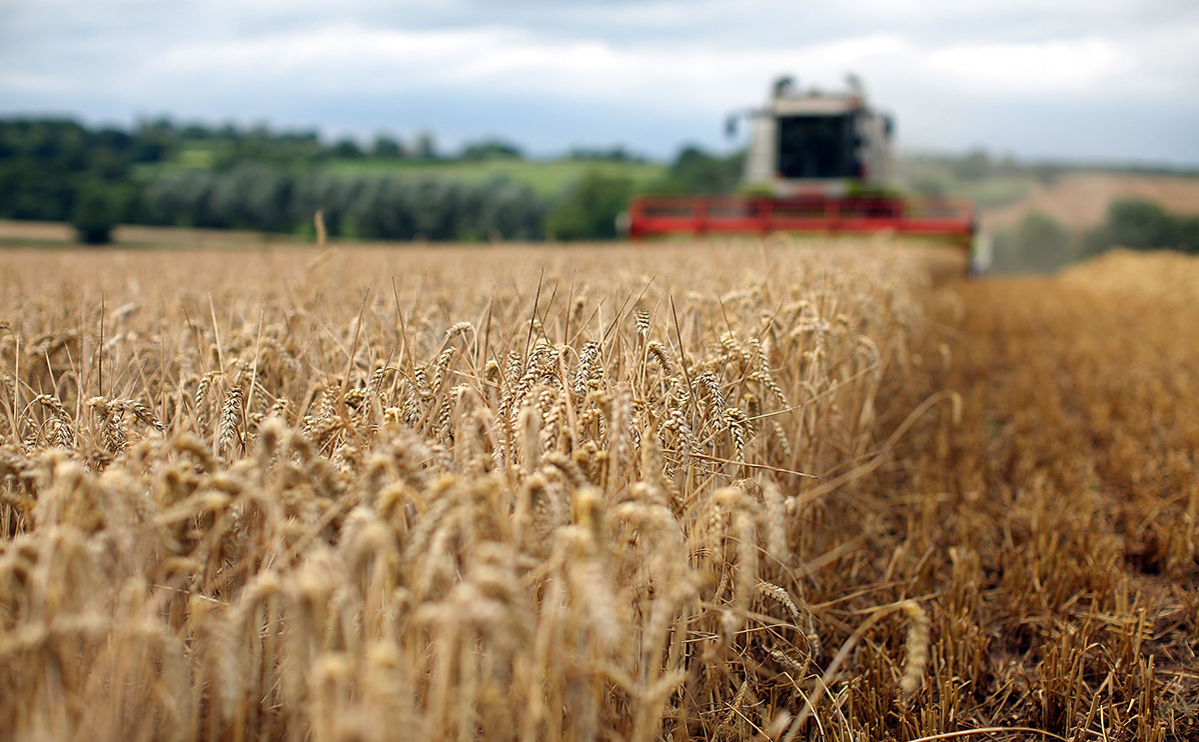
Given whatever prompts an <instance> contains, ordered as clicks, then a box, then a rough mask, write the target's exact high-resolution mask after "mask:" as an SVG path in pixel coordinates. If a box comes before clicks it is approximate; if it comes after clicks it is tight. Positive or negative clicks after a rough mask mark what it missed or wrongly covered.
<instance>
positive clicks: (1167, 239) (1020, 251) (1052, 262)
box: [993, 199, 1199, 273]
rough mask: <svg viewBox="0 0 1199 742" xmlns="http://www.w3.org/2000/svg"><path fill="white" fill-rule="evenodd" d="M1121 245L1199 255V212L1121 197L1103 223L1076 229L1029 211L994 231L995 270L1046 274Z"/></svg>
mask: <svg viewBox="0 0 1199 742" xmlns="http://www.w3.org/2000/svg"><path fill="white" fill-rule="evenodd" d="M1117 247H1121V248H1125V249H1129V250H1178V251H1180V252H1184V253H1188V254H1192V255H1199V216H1186V215H1181V214H1172V213H1170V212H1168V211H1166V210H1165V209H1163V208H1162V207H1161V206H1160V205H1158V204H1155V203H1152V202H1150V201H1143V200H1137V199H1118V200H1116V201H1113V202H1112V203H1111V204H1110V205H1109V206H1108V210H1107V216H1106V218H1105V219H1104V222H1103V223H1102V224H1100V225H1099V226H1098V227H1095V228H1094V229H1091V230H1088V231H1085V232H1080V233H1072V232H1071V231H1070V230H1069V229H1067V228H1066V226H1065V225H1063V224H1062V223H1061V222H1059V221H1057V220H1056V219H1054V218H1053V217H1051V216H1049V215H1048V214H1044V213H1042V212H1039V211H1030V212H1029V213H1027V214H1025V215H1024V218H1023V219H1021V220H1020V222H1019V223H1018V224H1016V225H1015V226H1014V227H1012V228H1009V229H1002V230H999V231H998V232H997V233H996V234H995V261H994V264H993V268H994V269H995V270H996V271H998V272H1001V273H1023V272H1029V271H1031V272H1039V273H1046V272H1051V271H1055V270H1057V269H1058V268H1061V267H1062V266H1064V265H1066V264H1068V263H1071V262H1073V261H1075V260H1081V259H1085V258H1089V257H1093V256H1095V255H1099V254H1100V253H1103V252H1106V251H1108V250H1111V249H1113V248H1117Z"/></svg>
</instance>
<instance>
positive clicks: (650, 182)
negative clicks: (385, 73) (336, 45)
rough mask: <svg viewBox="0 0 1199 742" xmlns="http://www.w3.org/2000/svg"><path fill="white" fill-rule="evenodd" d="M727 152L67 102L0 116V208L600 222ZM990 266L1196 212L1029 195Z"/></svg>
mask: <svg viewBox="0 0 1199 742" xmlns="http://www.w3.org/2000/svg"><path fill="white" fill-rule="evenodd" d="M742 162H743V156H742V154H741V153H733V154H727V155H725V154H713V153H711V152H707V151H705V150H703V149H701V148H699V147H695V146H684V147H682V148H681V149H680V150H679V152H678V154H677V155H676V156H675V157H674V158H673V160H671V161H670V162H668V163H658V162H653V161H650V160H648V159H646V158H644V157H641V156H638V155H637V154H635V153H631V152H628V151H626V150H625V149H623V148H620V147H616V148H611V149H587V148H576V149H572V150H570V151H569V152H567V153H565V154H564V155H563V156H561V157H558V158H554V159H535V158H529V157H527V156H526V155H525V153H524V152H523V151H522V150H521V148H520V147H519V146H517V145H515V144H513V143H511V142H508V141H505V140H503V139H500V138H496V137H489V138H485V139H481V140H478V141H473V142H467V143H465V144H464V145H463V146H462V147H461V148H460V149H459V151H457V152H456V153H447V152H445V151H443V150H442V148H440V147H439V145H438V143H437V140H436V138H435V136H434V135H433V134H432V133H430V132H418V133H416V134H414V135H413V136H412V137H410V138H409V139H407V140H403V139H400V138H398V137H395V136H392V135H390V134H379V135H377V136H376V137H375V138H374V139H373V141H370V142H369V143H366V144H362V143H360V142H358V141H355V140H353V139H349V138H345V139H340V140H336V141H331V142H326V141H323V140H322V139H321V138H320V137H319V136H318V135H317V133H316V132H312V131H276V130H272V129H270V128H268V127H266V126H262V125H259V126H254V127H249V128H239V127H236V126H233V125H223V126H206V125H200V124H178V123H175V122H173V121H171V120H169V119H157V120H145V121H142V122H141V123H139V124H137V125H136V126H134V127H133V128H132V129H130V130H128V131H125V130H121V129H118V128H113V127H99V128H89V127H86V126H83V125H81V124H79V123H78V122H75V121H71V120H67V119H8V120H0V218H3V219H23V220H41V221H60V222H62V221H69V222H70V223H71V224H72V225H73V226H74V228H75V230H76V232H77V234H78V236H79V239H80V241H83V242H87V243H94V244H100V243H104V242H107V241H108V240H109V239H110V238H111V233H112V229H113V227H114V226H115V225H117V224H150V225H171V226H190V227H209V228H232V229H247V230H257V231H263V232H275V233H292V234H299V235H309V234H311V233H312V215H313V213H314V212H315V211H316V210H318V209H320V210H323V211H324V214H325V220H326V224H327V225H328V228H329V232H330V234H331V235H332V236H334V237H340V238H348V239H422V238H423V239H427V240H433V241H443V240H454V241H480V240H497V239H505V240H507V239H515V240H540V239H555V240H603V239H614V238H616V237H617V236H618V230H617V221H618V216H619V214H620V213H621V212H622V211H624V210H625V208H626V207H627V205H628V201H629V199H630V198H631V197H632V196H633V195H635V194H638V193H654V194H666V193H680V194H701V193H711V194H723V193H731V192H734V191H735V190H736V189H737V187H738V181H739V179H740V175H741V169H742ZM898 164H899V177H900V181H901V183H903V187H904V189H905V190H907V191H909V192H912V193H914V194H916V195H922V196H933V197H936V196H945V195H955V196H963V197H966V198H970V199H971V200H973V201H974V203H975V204H976V205H977V206H978V207H979V208H982V209H985V208H989V207H995V206H999V205H1002V204H1007V203H1011V202H1013V201H1015V200H1017V199H1020V198H1023V197H1024V196H1025V195H1026V194H1027V193H1029V191H1030V190H1032V189H1034V188H1036V187H1038V185H1040V186H1045V185H1050V184H1052V183H1053V182H1055V180H1056V179H1057V178H1059V177H1061V175H1062V174H1063V173H1065V172H1068V171H1069V168H1067V167H1066V166H1063V165H1060V164H1053V163H1039V164H1025V163H1020V162H1017V161H1016V160H1014V159H1012V158H1010V157H993V156H991V155H989V154H988V153H987V152H986V151H984V150H975V151H971V152H967V153H965V154H964V155H960V156H957V157H950V156H943V155H910V156H905V157H902V158H900V160H899V163H898ZM993 236H994V246H995V249H994V255H995V261H994V269H995V270H996V271H998V272H1009V273H1014V272H1029V271H1036V272H1048V271H1053V270H1056V269H1057V268H1059V267H1061V266H1062V265H1065V264H1066V263H1069V262H1071V261H1073V260H1077V259H1079V258H1082V257H1087V256H1090V255H1094V254H1096V253H1099V252H1102V251H1104V250H1106V249H1109V248H1111V247H1113V246H1123V247H1129V248H1133V249H1162V248H1165V249H1181V250H1185V251H1189V252H1194V251H1196V250H1197V249H1199V219H1196V218H1194V217H1183V216H1178V215H1174V214H1171V213H1169V212H1167V211H1165V210H1163V209H1162V208H1161V207H1160V206H1157V205H1155V204H1153V203H1150V202H1141V201H1116V202H1113V203H1112V204H1111V208H1110V210H1109V213H1108V215H1107V220H1106V222H1105V223H1104V224H1103V225H1102V226H1100V227H1099V228H1097V229H1094V230H1091V231H1086V232H1083V231H1079V230H1074V231H1071V230H1070V229H1068V228H1067V227H1065V226H1063V225H1062V224H1061V223H1059V222H1057V221H1055V220H1054V219H1053V218H1052V217H1051V216H1048V215H1047V214H1045V213H1040V212H1037V211H1035V210H1034V211H1031V212H1029V213H1026V214H1024V215H1023V217H1022V218H1021V219H1020V221H1019V222H1018V223H1015V224H1014V225H1013V226H1009V227H1006V228H1001V229H998V230H996V231H995V232H994V235H993Z"/></svg>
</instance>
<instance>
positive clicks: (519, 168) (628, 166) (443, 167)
mask: <svg viewBox="0 0 1199 742" xmlns="http://www.w3.org/2000/svg"><path fill="white" fill-rule="evenodd" d="M326 167H327V169H328V170H329V172H331V173H333V174H335V175H343V176H357V175H390V176H392V177H397V178H412V179H423V178H447V179H452V180H459V181H463V182H469V183H481V182H486V181H489V180H494V179H496V178H509V179H511V180H514V181H516V182H518V183H523V184H525V185H527V186H529V188H531V189H533V190H534V191H536V192H537V193H538V194H539V195H542V196H553V195H555V194H557V193H561V192H562V190H563V189H564V188H565V187H566V186H568V185H570V184H571V183H573V182H574V181H576V180H578V179H579V177H580V176H582V175H583V173H585V172H588V171H592V170H598V171H600V172H602V173H604V174H605V175H618V176H625V177H628V178H631V179H632V180H633V181H634V182H635V183H636V184H637V185H645V184H647V183H650V182H652V181H654V180H656V179H658V178H660V177H662V175H663V174H664V173H665V172H666V167H665V166H664V165H660V164H657V163H652V162H610V161H603V160H521V159H516V158H495V159H489V160H481V161H447V162H438V161H429V160H395V159H382V158H362V159H346V160H333V161H331V162H330V163H329V164H328V165H327V166H326Z"/></svg>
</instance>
